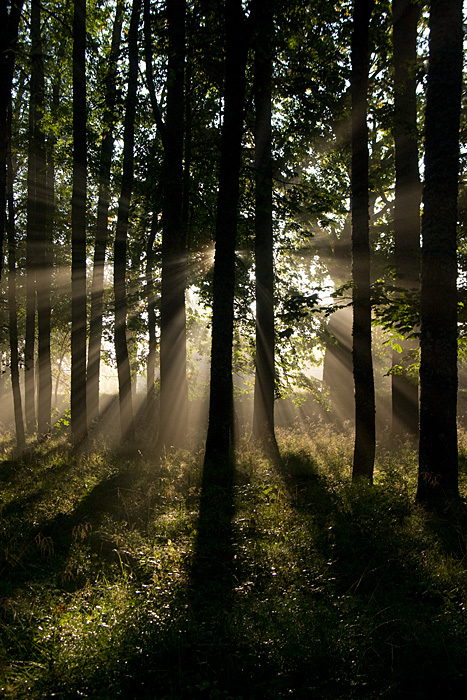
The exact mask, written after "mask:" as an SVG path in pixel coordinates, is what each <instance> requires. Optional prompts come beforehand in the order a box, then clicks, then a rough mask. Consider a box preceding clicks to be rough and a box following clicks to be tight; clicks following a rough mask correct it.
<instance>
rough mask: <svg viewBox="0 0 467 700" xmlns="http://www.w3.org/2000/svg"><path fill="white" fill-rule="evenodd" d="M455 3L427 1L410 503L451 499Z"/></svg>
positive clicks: (454, 488) (458, 34)
mask: <svg viewBox="0 0 467 700" xmlns="http://www.w3.org/2000/svg"><path fill="white" fill-rule="evenodd" d="M462 42H463V28H462V0H432V2H431V6H430V39H429V50H430V58H429V66H428V83H427V99H426V115H425V186H424V189H423V217H422V235H423V244H422V294H421V298H422V300H421V337H420V347H421V361H420V450H419V479H418V491H417V500H418V501H420V502H423V503H427V504H435V503H436V502H438V501H440V500H445V499H454V498H456V497H457V496H458V454H457V424H456V403H457V287H456V284H457V259H456V254H457V245H456V228H457V193H458V173H459V123H460V105H461V92H462Z"/></svg>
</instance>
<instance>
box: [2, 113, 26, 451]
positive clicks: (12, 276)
mask: <svg viewBox="0 0 467 700" xmlns="http://www.w3.org/2000/svg"><path fill="white" fill-rule="evenodd" d="M8 127H9V128H8V132H9V133H8V145H9V148H8V152H7V202H8V219H7V243H8V320H9V336H10V373H11V388H12V392H13V411H14V415H15V430H16V446H17V448H18V450H19V451H21V450H23V449H24V446H25V443H26V441H25V431H24V420H23V406H22V401H21V387H20V381H19V353H18V314H17V302H16V235H15V206H14V197H13V164H12V157H11V108H10V110H9V119H8Z"/></svg>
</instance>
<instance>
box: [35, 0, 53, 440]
mask: <svg viewBox="0 0 467 700" xmlns="http://www.w3.org/2000/svg"><path fill="white" fill-rule="evenodd" d="M35 4H36V3H35V2H33V8H34V5H35ZM35 12H36V13H37V19H36V22H37V42H38V51H39V52H40V56H41V58H40V61H39V64H38V67H39V68H40V93H41V99H40V102H39V103H38V106H39V108H41V109H42V108H43V102H44V64H43V59H42V49H41V35H40V23H41V11H40V5H39V3H37V9H36V10H35ZM38 116H39V120H38V122H37V124H36V128H37V132H36V144H37V147H36V220H35V226H36V227H37V235H36V236H35V238H36V242H37V251H36V260H35V265H36V269H37V272H36V303H37V375H38V396H37V398H38V401H37V429H38V433H39V435H46V434H47V433H48V432H49V431H50V424H51V419H52V368H51V364H50V323H51V321H50V317H51V310H50V282H51V268H50V262H49V247H50V246H49V241H50V232H49V224H50V217H49V211H48V209H49V204H50V198H49V192H48V187H47V185H48V180H47V174H48V172H47V171H48V168H47V162H46V143H45V134H44V131H43V129H42V126H41V117H42V115H41V114H40V115H38Z"/></svg>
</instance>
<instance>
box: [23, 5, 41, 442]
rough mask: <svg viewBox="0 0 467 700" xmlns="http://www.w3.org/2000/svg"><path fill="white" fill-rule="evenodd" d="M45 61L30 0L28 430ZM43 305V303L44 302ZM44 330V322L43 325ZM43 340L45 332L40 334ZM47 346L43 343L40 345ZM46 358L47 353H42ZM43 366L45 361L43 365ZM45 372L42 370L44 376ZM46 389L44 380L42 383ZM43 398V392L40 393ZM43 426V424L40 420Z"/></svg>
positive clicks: (30, 424)
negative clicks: (42, 334)
mask: <svg viewBox="0 0 467 700" xmlns="http://www.w3.org/2000/svg"><path fill="white" fill-rule="evenodd" d="M44 80H45V78H44V62H43V54H42V37H41V6H40V3H39V2H38V0H33V2H31V79H30V84H29V126H28V176H27V189H28V201H27V234H26V236H27V238H26V272H27V278H26V337H25V346H24V362H25V379H24V382H25V408H26V424H27V428H28V430H29V431H31V432H32V431H34V430H35V429H36V406H35V393H36V371H35V364H34V359H35V357H34V356H35V352H34V349H35V343H36V306H37V301H38V298H37V292H38V279H39V277H40V275H41V270H40V262H41V254H42V251H43V245H42V243H43V236H44V232H45V226H46V191H45V171H46V161H45V137H44V132H43V129H42V123H41V122H42V112H43V108H44ZM41 308H42V309H43V303H42V304H41ZM42 330H43V326H42ZM41 340H42V342H44V340H43V336H42V337H41ZM41 349H42V350H43V349H44V348H43V346H42V348H41ZM42 358H44V353H42ZM42 370H44V365H42ZM43 376H44V374H43V373H42V377H43ZM42 389H43V384H42ZM41 398H43V394H42V396H41ZM41 427H42V428H43V427H44V424H43V423H42V422H41Z"/></svg>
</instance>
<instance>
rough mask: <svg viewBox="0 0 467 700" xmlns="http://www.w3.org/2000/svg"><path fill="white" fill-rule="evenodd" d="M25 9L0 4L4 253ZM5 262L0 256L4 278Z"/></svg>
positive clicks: (0, 233) (19, 0) (0, 225)
mask: <svg viewBox="0 0 467 700" xmlns="http://www.w3.org/2000/svg"><path fill="white" fill-rule="evenodd" d="M22 8H23V0H16V2H13V3H11V6H10V8H9V9H8V8H7V3H6V2H2V3H0V46H1V52H2V60H1V61H0V212H1V216H0V250H3V240H4V236H5V209H6V178H7V152H8V138H9V136H8V134H9V129H8V109H9V107H10V104H11V85H12V81H13V70H14V66H15V58H16V45H17V42H18V27H19V21H20V17H21V11H22ZM2 263H3V258H2V256H0V277H1V274H2Z"/></svg>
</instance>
